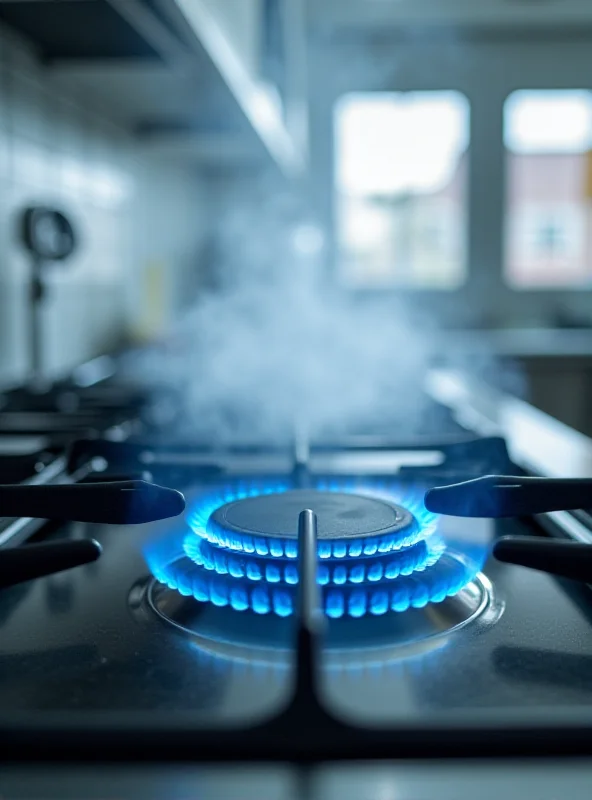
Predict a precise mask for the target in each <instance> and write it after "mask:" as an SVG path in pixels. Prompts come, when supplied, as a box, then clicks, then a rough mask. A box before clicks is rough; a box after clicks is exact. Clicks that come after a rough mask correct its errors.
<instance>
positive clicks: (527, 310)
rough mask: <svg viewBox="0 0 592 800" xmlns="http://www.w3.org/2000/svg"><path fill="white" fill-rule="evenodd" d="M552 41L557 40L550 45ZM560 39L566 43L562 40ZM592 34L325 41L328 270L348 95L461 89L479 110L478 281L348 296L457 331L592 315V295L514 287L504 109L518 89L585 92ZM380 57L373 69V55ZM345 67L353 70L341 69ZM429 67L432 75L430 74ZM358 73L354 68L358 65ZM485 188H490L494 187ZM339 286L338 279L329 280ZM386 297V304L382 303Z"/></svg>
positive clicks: (323, 186) (474, 137)
mask: <svg viewBox="0 0 592 800" xmlns="http://www.w3.org/2000/svg"><path fill="white" fill-rule="evenodd" d="M549 37H551V39H550V38H549ZM552 37H556V39H555V38H552ZM591 44H592V32H590V31H587V32H582V35H581V36H580V37H578V36H577V35H576V36H575V38H572V37H570V36H562V35H561V32H558V33H554V32H548V33H547V34H546V35H545V36H543V37H541V38H540V39H539V37H538V36H537V35H536V34H529V36H528V38H525V37H522V36H520V37H518V36H516V35H514V36H508V35H507V34H504V32H503V31H501V32H499V33H492V34H489V35H485V36H484V38H483V39H481V38H479V36H471V35H469V34H466V35H462V33H461V34H458V35H457V34H455V36H454V37H452V39H451V41H448V40H447V36H446V35H445V34H444V35H442V36H440V37H431V36H430V35H429V34H426V36H422V35H420V34H418V35H417V36H410V35H409V33H408V32H405V31H399V32H395V31H389V32H388V34H387V35H384V36H383V37H379V38H377V37H373V38H372V37H371V36H370V34H369V35H368V37H367V38H364V37H359V41H358V37H356V42H352V41H351V40H348V41H344V42H343V43H335V42H333V41H331V40H328V41H323V38H322V37H319V39H318V41H317V42H316V43H315V47H314V48H313V51H312V53H311V70H310V74H319V73H318V72H317V70H319V71H320V73H321V74H326V72H327V50H328V49H329V48H330V49H331V64H332V65H333V66H332V67H331V70H332V74H331V80H330V81H327V82H326V84H325V85H316V86H314V87H312V89H311V103H310V130H311V176H312V177H311V181H310V189H311V192H312V195H313V197H314V199H315V201H316V206H317V210H318V215H319V219H320V221H321V223H322V224H323V225H325V227H326V230H327V234H328V236H327V239H328V247H327V255H328V261H327V268H328V270H329V273H331V272H332V271H333V270H334V266H335V257H336V247H335V229H334V226H333V221H334V220H333V193H334V147H333V142H332V139H333V108H334V104H335V102H336V101H337V100H338V99H339V97H340V96H341V95H343V94H347V93H350V92H371V91H377V92H384V91H442V90H449V91H458V92H461V93H462V94H464V95H465V96H466V97H467V99H468V101H469V104H470V167H469V187H468V196H469V213H468V275H467V280H466V282H465V284H463V286H462V287H460V288H459V289H456V290H450V291H441V290H436V291H433V290H427V289H418V288H397V289H394V290H392V291H391V290H389V289H385V290H380V291H378V292H377V291H376V290H375V289H370V290H361V289H346V288H344V289H343V291H346V292H350V293H354V294H356V295H358V296H360V297H361V298H362V299H363V300H367V301H369V302H370V301H378V300H379V302H381V303H387V304H388V303H391V304H400V302H401V301H404V300H405V299H406V298H408V299H409V301H410V302H411V303H412V304H414V307H420V309H421V311H422V312H424V313H425V314H426V316H428V317H429V315H430V314H431V313H434V314H437V316H438V319H439V321H440V322H441V324H443V325H444V326H446V327H449V328H455V327H456V328H463V327H466V326H479V327H484V328H496V327H524V326H530V327H537V326H538V327H542V326H545V325H548V322H547V320H548V313H549V310H550V309H551V310H555V309H556V308H561V309H562V310H567V311H569V312H572V313H573V315H574V316H578V315H579V316H582V315H585V316H586V317H588V318H590V317H591V310H590V294H589V291H588V290H587V289H557V288H551V289H547V288H538V287H537V288H536V289H528V290H527V289H520V290H516V289H512V288H511V287H509V286H508V285H507V284H505V281H504V277H503V264H504V260H503V253H504V242H503V230H504V225H503V221H504V216H505V214H504V198H505V184H506V171H505V152H506V151H505V147H504V141H503V111H504V103H505V101H506V99H507V97H508V96H509V95H510V94H511V93H512V92H514V91H516V90H518V89H525V90H536V89H547V90H549V89H582V90H590V89H591V88H592V87H590V86H587V85H582V83H583V82H582V75H586V74H589V75H592V47H591ZM369 52H372V59H371V61H370V62H369V59H368V53H369ZM335 64H343V65H348V68H345V67H344V68H343V69H342V70H340V69H338V68H337V67H336V66H335ZM425 64H429V69H426V68H425ZM352 65H353V66H352ZM484 187H485V189H484ZM329 279H330V280H331V279H332V278H331V274H329ZM378 295H380V298H378Z"/></svg>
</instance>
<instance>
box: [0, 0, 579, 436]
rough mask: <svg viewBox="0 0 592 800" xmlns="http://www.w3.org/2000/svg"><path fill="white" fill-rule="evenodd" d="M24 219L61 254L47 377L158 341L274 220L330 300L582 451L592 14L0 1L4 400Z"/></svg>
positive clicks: (354, 2) (400, 3)
mask: <svg viewBox="0 0 592 800" xmlns="http://www.w3.org/2000/svg"><path fill="white" fill-rule="evenodd" d="M286 198H288V199H286ZM31 207H35V208H51V209H57V210H59V211H60V212H62V213H63V214H64V215H65V216H66V217H67V218H68V220H69V221H70V222H71V224H72V227H73V230H74V234H75V247H74V249H73V252H72V254H71V256H70V257H68V258H65V259H63V260H62V261H55V262H48V261H44V262H43V265H42V267H41V268H42V272H43V283H44V285H45V288H46V295H47V296H46V298H45V300H44V302H43V303H41V304H39V308H40V310H39V314H38V323H39V326H40V327H41V332H42V333H41V339H42V342H43V345H42V350H43V353H42V361H43V365H42V369H43V374H44V375H45V376H47V377H59V376H62V375H65V374H67V373H69V372H70V371H71V370H72V369H74V368H75V367H76V366H77V365H79V364H81V363H82V362H85V361H88V360H89V359H91V358H93V357H95V356H97V355H100V354H103V353H112V352H118V351H122V350H125V349H126V348H135V347H137V346H138V345H140V344H142V343H144V342H150V341H155V340H159V339H161V338H162V337H163V336H164V335H165V333H166V331H167V330H168V329H169V328H170V326H171V325H172V324H174V323H175V322H176V321H177V320H178V319H180V318H182V317H183V315H184V314H185V313H186V311H187V310H188V308H190V307H191V306H193V305H194V304H195V303H199V301H200V297H201V296H202V295H204V294H205V293H209V292H212V291H215V290H216V287H217V286H218V285H219V284H220V283H221V282H223V281H222V278H221V276H222V275H226V279H225V280H226V281H227V282H228V267H227V264H226V263H225V262H226V261H228V258H229V254H228V250H229V246H230V245H234V246H235V247H237V249H239V250H241V251H244V250H245V248H246V249H249V242H250V239H249V237H250V235H251V234H252V236H253V241H254V242H255V241H256V240H257V237H259V244H258V245H257V246H255V244H253V249H252V252H253V253H257V252H259V251H258V249H257V248H258V247H260V246H261V242H260V240H261V239H263V242H265V241H266V240H269V239H270V236H272V235H273V226H274V224H275V222H276V219H277V217H279V216H282V215H283V216H282V222H285V221H286V220H285V218H284V217H286V218H288V220H289V225H288V227H289V235H288V237H287V239H286V240H285V241H284V240H283V239H282V244H281V246H278V244H277V242H276V243H275V245H274V246H276V247H278V251H279V252H286V251H282V247H284V246H286V247H288V248H292V250H293V251H294V253H295V254H296V256H297V257H298V259H300V261H303V260H304V261H307V260H309V261H310V262H311V263H314V264H315V269H317V270H318V271H319V273H320V274H322V281H321V283H322V284H323V286H325V287H327V286H329V287H332V291H334V292H338V293H339V294H340V296H347V297H352V296H353V297H355V298H359V299H360V301H361V302H364V303H372V302H374V301H375V300H376V301H380V303H381V307H383V308H384V307H385V306H386V307H389V304H390V303H391V302H392V306H391V307H392V314H393V315H395V314H397V313H398V310H399V309H400V308H401V304H402V303H403V304H409V306H410V307H412V308H414V309H417V310H419V311H420V312H421V314H422V316H423V318H433V320H435V322H436V323H437V332H436V325H435V326H434V330H432V331H431V333H428V334H427V335H428V336H431V337H432V339H433V342H434V343H435V345H436V346H437V347H436V349H438V348H439V349H440V350H441V351H442V354H443V355H449V354H450V353H453V354H454V356H455V358H456V360H457V361H464V362H465V363H466V364H468V365H469V369H470V368H471V365H475V369H476V370H478V371H479V370H480V371H481V372H482V374H483V375H484V376H485V377H487V378H489V379H491V381H492V382H496V381H501V382H502V383H504V385H505V388H508V387H509V388H511V389H512V391H516V392H517V393H521V394H523V395H525V396H526V397H527V398H528V399H529V400H530V401H531V402H532V403H533V404H534V405H535V406H538V407H539V408H541V409H542V410H544V411H547V412H548V413H550V414H551V415H553V416H555V417H557V418H558V419H560V420H562V421H564V422H566V423H567V424H569V425H570V426H573V427H574V428H576V429H577V430H579V431H582V432H584V433H587V434H589V435H591V434H592V402H591V400H592V294H591V290H592V4H591V3H590V2H589V1H588V0H45V1H43V0H18V1H17V0H0V386H2V387H10V386H14V385H16V384H19V383H22V382H24V381H25V380H27V378H28V377H29V376H30V371H31V335H32V333H31V326H32V322H31V320H32V310H31V305H32V301H31V287H30V283H31V275H32V270H33V263H34V256H33V255H32V254H31V252H30V251H29V250H28V249H27V246H26V241H24V239H23V212H24V210H25V209H27V208H31ZM286 208H289V212H288V211H286V212H285V215H284V210H285V209H286ZM259 211H260V215H258V212H259ZM243 212H244V213H245V214H246V213H247V212H248V213H249V214H250V216H247V217H241V214H242V213H243ZM237 216H238V218H239V219H243V220H244V219H248V220H249V223H248V224H243V226H242V228H241V230H240V236H239V237H238V238H237V237H236V236H235V238H234V239H233V238H232V237H230V238H229V237H228V236H227V230H226V229H225V226H228V225H230V226H232V225H235V228H233V231H234V234H236V224H235V223H236V219H237ZM239 227H240V226H239ZM25 238H26V237H25ZM273 252H276V251H273ZM294 253H293V254H292V255H294ZM37 263H38V262H37ZM291 263H292V262H291V261H290V258H288V255H287V254H286V269H288V268H289V266H288V265H289V264H291ZM248 278H249V275H248V274H247V275H246V279H247V281H248ZM231 280H232V278H231ZM241 280H242V281H243V282H244V281H245V275H242V277H241ZM243 285H244V284H243ZM253 314H254V316H255V317H256V316H257V313H256V309H254V310H253ZM429 327H430V326H428V329H429ZM336 335H339V332H338V331H337V332H336ZM422 335H426V334H422ZM350 336H351V334H350ZM397 346H398V345H397ZM510 365H514V366H510ZM516 365H517V366H516ZM508 376H509V377H508Z"/></svg>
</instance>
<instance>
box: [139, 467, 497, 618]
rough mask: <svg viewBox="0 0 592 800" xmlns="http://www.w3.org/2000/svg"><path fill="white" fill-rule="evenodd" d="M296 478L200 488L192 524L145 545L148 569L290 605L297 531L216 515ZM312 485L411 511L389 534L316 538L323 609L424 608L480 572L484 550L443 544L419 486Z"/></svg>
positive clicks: (174, 580) (242, 606)
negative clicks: (233, 526) (243, 525)
mask: <svg viewBox="0 0 592 800" xmlns="http://www.w3.org/2000/svg"><path fill="white" fill-rule="evenodd" d="M291 488H293V487H292V486H291V484H290V483H289V482H288V481H260V482H253V483H246V482H241V483H236V484H233V485H231V486H227V487H221V488H219V489H218V490H217V491H215V492H213V493H211V494H208V495H207V496H201V497H199V498H198V499H197V501H196V502H195V503H194V504H193V507H192V508H191V509H190V512H189V514H188V523H189V526H190V528H191V532H190V533H189V534H186V533H183V534H182V535H180V536H177V537H176V538H175V539H174V541H173V542H171V543H169V545H168V549H167V547H166V546H165V545H164V544H161V545H159V547H158V548H152V549H151V551H150V553H149V554H147V560H148V563H149V566H150V568H151V571H152V574H153V575H154V576H155V577H156V578H157V580H159V581H160V582H161V583H164V584H166V585H167V586H168V587H169V588H171V589H174V590H177V591H178V592H180V593H181V594H183V595H185V596H188V597H194V598H195V599H196V600H199V601H201V602H209V603H212V604H213V605H214V606H219V607H224V606H229V607H231V608H233V609H235V610H237V611H247V610H251V611H253V612H255V613H256V614H272V613H273V614H277V615H278V616H280V617H287V616H289V615H291V614H292V613H293V612H294V608H295V602H296V589H297V583H298V569H297V562H295V561H293V559H295V558H296V557H297V554H298V553H297V542H296V540H288V541H286V540H279V539H273V537H248V536H245V537H240V536H236V535H232V536H229V535H228V533H227V532H225V531H222V529H221V528H218V527H217V526H213V525H212V524H211V520H210V517H211V515H212V514H213V512H214V511H216V509H218V508H219V507H220V506H222V505H224V504H225V503H230V502H233V501H236V500H240V499H242V498H246V497H256V496H259V495H263V494H273V493H277V492H285V491H287V490H289V489H291ZM315 488H316V489H318V490H321V491H335V492H349V493H354V494H358V495H364V496H368V497H376V498H378V499H383V500H386V501H387V502H391V503H394V504H396V505H400V506H402V507H404V508H406V509H407V510H408V511H410V512H411V514H412V516H413V518H414V522H413V524H412V525H409V526H407V527H406V528H404V529H403V530H402V531H401V532H398V533H397V534H395V535H392V536H389V537H382V538H381V537H371V538H370V539H360V540H352V541H349V540H348V542H347V543H346V542H344V541H343V540H341V541H339V540H333V541H331V542H326V541H325V542H323V541H321V542H319V550H318V555H319V563H318V571H317V579H318V583H319V584H320V586H321V594H322V604H323V608H324V611H325V614H326V615H327V616H329V617H331V618H333V619H339V618H340V617H353V618H359V617H363V616H365V615H366V614H371V615H375V616H380V615H383V614H386V613H387V612H403V611H406V610H407V609H408V608H410V607H413V608H421V607H423V606H425V605H427V604H428V603H438V602H441V601H443V600H444V599H445V598H446V597H450V596H452V595H454V594H456V593H458V592H459V591H460V590H461V589H462V588H463V587H464V586H465V585H466V584H467V583H469V582H470V581H471V580H473V579H474V578H475V576H476V575H477V573H478V572H479V570H480V567H481V561H482V559H481V558H477V559H475V561H472V560H470V561H469V560H468V559H467V557H466V556H467V553H466V552H465V550H466V548H464V547H463V548H462V550H461V552H462V554H459V553H450V551H449V550H447V547H446V546H445V545H444V543H443V540H442V538H441V536H440V535H439V534H438V533H437V529H438V517H437V516H436V515H435V514H433V513H431V512H429V511H427V510H426V509H425V507H424V505H423V491H424V490H423V488H420V487H415V488H414V487H405V486H401V485H398V484H396V483H394V482H392V481H383V482H379V481H373V482H371V483H368V482H364V483H361V482H356V481H351V480H340V479H331V480H324V479H319V480H318V482H317V484H316V486H315ZM196 534H197V535H196ZM471 556H472V554H471Z"/></svg>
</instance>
